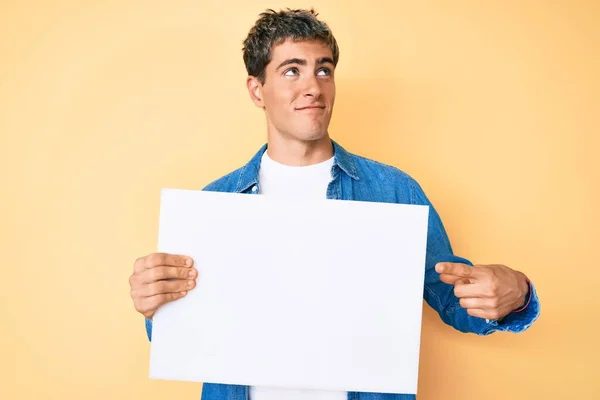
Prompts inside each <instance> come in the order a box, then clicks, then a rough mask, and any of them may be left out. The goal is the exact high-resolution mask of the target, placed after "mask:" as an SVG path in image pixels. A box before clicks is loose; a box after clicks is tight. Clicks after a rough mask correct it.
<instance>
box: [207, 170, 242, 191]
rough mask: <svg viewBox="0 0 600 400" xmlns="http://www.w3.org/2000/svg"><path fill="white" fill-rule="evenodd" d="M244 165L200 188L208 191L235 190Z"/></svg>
mask: <svg viewBox="0 0 600 400" xmlns="http://www.w3.org/2000/svg"><path fill="white" fill-rule="evenodd" d="M243 169H244V167H240V168H238V169H236V170H235V171H232V172H230V173H228V174H227V175H224V176H222V177H220V178H218V179H216V180H214V181H212V182H210V183H209V184H208V185H206V186H205V187H204V188H203V189H202V190H205V191H208V192H233V191H235V189H236V187H237V186H238V183H239V181H240V177H241V175H242V171H243Z"/></svg>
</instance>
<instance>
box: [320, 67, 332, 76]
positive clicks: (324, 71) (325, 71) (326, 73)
mask: <svg viewBox="0 0 600 400" xmlns="http://www.w3.org/2000/svg"><path fill="white" fill-rule="evenodd" d="M317 75H318V76H329V75H331V70H330V69H329V68H321V69H320V70H319V71H318V72H317Z"/></svg>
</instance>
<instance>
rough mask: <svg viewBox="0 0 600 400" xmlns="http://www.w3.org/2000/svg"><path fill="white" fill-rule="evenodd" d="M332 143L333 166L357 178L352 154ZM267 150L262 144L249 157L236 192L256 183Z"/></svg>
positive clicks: (265, 145) (243, 190)
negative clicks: (250, 157) (252, 155)
mask: <svg viewBox="0 0 600 400" xmlns="http://www.w3.org/2000/svg"><path fill="white" fill-rule="evenodd" d="M331 143H332V144H333V168H334V169H335V168H336V167H338V168H339V169H341V170H342V171H344V172H345V173H346V175H348V176H349V177H350V178H352V179H354V180H359V177H358V173H357V170H356V165H355V163H354V160H353V159H352V155H351V154H350V153H348V152H347V151H346V150H345V149H344V148H343V147H342V146H340V145H339V144H338V143H337V142H335V141H334V140H332V141H331ZM266 150H267V144H264V145H263V146H262V147H261V148H260V149H259V150H258V152H257V153H256V154H255V155H254V157H252V159H250V161H249V162H248V164H246V165H244V167H243V168H242V171H241V172H240V176H239V179H238V182H237V185H236V188H235V192H236V193H242V192H245V191H246V190H248V189H249V188H251V187H252V186H254V185H256V184H258V170H259V168H260V161H261V159H262V156H263V153H264V152H265V151H266Z"/></svg>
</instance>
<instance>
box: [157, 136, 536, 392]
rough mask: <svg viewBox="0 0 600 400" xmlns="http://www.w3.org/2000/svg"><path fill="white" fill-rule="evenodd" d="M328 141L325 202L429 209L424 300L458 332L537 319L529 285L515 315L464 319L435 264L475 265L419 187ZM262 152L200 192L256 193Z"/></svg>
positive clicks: (207, 388)
mask: <svg viewBox="0 0 600 400" xmlns="http://www.w3.org/2000/svg"><path fill="white" fill-rule="evenodd" d="M332 143H333V149H334V164H333V167H332V170H331V176H332V178H333V179H332V181H331V183H330V184H329V186H328V188H327V198H328V199H338V200H357V201H374V202H386V203H403V204H419V205H427V206H429V207H430V209H429V226H428V233H427V255H426V260H425V289H424V293H423V297H424V299H425V301H426V302H427V303H428V304H429V305H430V306H431V307H432V308H433V309H434V310H435V311H437V313H438V314H439V316H440V317H441V318H442V320H443V321H444V322H445V323H446V324H448V325H450V326H452V327H454V328H455V329H457V330H459V331H461V332H471V333H475V334H477V335H489V334H491V333H493V332H495V331H510V332H522V331H524V330H525V329H527V328H528V327H529V326H530V325H531V324H532V323H533V322H534V321H535V320H536V319H537V318H538V316H539V313H540V306H539V301H538V297H537V294H536V292H535V288H534V286H533V285H532V284H531V285H530V293H528V296H529V298H530V299H531V300H530V301H529V304H528V306H527V307H526V308H525V309H524V310H522V311H520V312H518V313H511V314H509V315H507V316H506V317H505V318H504V319H503V320H502V321H501V322H499V321H493V320H491V321H487V320H485V319H482V318H477V317H472V316H470V315H468V314H467V313H466V310H465V309H464V308H462V307H461V306H460V304H459V301H458V298H457V297H456V296H455V295H454V291H453V286H452V285H448V284H446V283H443V282H442V281H440V278H439V274H438V273H437V272H436V271H435V265H436V264H437V263H438V262H441V261H448V262H460V263H465V264H468V265H473V264H472V263H471V262H470V261H469V260H467V259H465V258H462V257H458V256H456V255H454V253H453V252H452V247H451V245H450V241H449V240H448V236H447V235H446V231H445V229H444V226H443V224H442V221H441V219H440V217H439V215H438V213H437V212H436V210H435V208H434V207H433V206H432V205H431V203H430V201H429V199H428V198H427V197H426V196H425V193H424V192H423V190H422V189H421V187H420V186H419V184H418V183H417V182H416V181H415V180H414V179H412V178H411V177H410V176H409V175H408V174H406V173H404V172H402V171H400V170H399V169H397V168H395V167H391V166H388V165H384V164H381V163H379V162H377V161H373V160H370V159H367V158H364V157H360V156H357V155H355V154H351V153H349V152H347V151H346V150H344V149H343V148H342V147H341V146H340V145H339V144H337V143H336V142H335V141H332ZM266 148H267V145H266V144H265V145H264V146H263V147H262V148H261V149H260V150H259V151H258V153H256V155H255V156H254V157H253V158H252V159H251V160H250V162H249V163H248V164H246V165H245V166H243V167H242V168H240V169H237V170H235V171H233V172H231V173H230V174H228V175H226V176H224V177H222V178H220V179H218V180H216V181H214V182H212V183H210V184H209V185H208V186H206V187H205V188H204V190H207V191H215V192H234V193H248V194H256V193H259V192H260V190H259V185H260V182H259V181H258V170H259V167H260V160H261V157H262V155H263V153H264V151H265V150H266ZM146 331H147V334H148V339H150V340H152V321H150V320H148V319H146ZM248 395H249V388H248V386H242V385H225V384H216V383H204V385H203V390H202V400H247V399H248ZM348 400H415V395H414V394H389V393H387V394H383V393H363V392H349V393H348Z"/></svg>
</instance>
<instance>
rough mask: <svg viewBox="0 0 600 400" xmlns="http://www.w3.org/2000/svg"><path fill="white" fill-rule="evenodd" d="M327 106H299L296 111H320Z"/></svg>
mask: <svg viewBox="0 0 600 400" xmlns="http://www.w3.org/2000/svg"><path fill="white" fill-rule="evenodd" d="M324 109H325V106H317V105H313V106H307V107H298V108H296V111H319V110H324Z"/></svg>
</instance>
